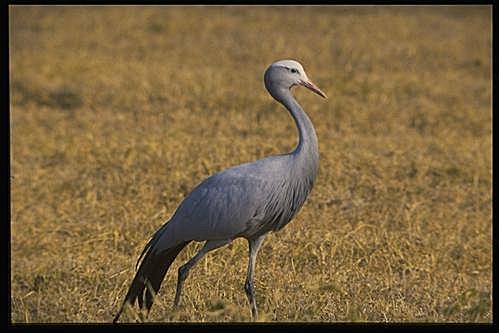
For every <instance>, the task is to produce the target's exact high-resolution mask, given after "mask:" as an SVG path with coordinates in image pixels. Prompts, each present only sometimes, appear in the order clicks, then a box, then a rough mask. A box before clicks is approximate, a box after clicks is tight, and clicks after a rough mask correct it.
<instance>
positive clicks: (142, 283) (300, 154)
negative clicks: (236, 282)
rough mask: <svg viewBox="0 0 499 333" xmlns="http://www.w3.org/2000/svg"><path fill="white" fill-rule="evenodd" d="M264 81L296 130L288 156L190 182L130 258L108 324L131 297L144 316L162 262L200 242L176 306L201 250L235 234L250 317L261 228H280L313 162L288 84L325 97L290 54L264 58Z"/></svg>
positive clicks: (308, 130)
mask: <svg viewBox="0 0 499 333" xmlns="http://www.w3.org/2000/svg"><path fill="white" fill-rule="evenodd" d="M264 81H265V87H266V88H267V90H268V91H269V93H270V94H271V95H272V97H273V98H275V99H276V100H277V101H278V102H280V103H281V104H282V105H284V107H286V109H287V110H288V111H289V112H290V113H291V116H292V117H293V119H294V121H295V123H296V126H297V128H298V132H299V143H298V146H297V147H296V148H295V150H293V151H292V152H291V153H289V154H282V155H277V156H270V157H267V158H264V159H261V160H258V161H255V162H252V163H245V164H241V165H238V166H235V167H232V168H229V169H226V170H224V171H221V172H219V173H216V174H214V175H212V176H210V177H208V178H207V179H205V180H204V181H203V182H201V183H200V184H199V185H197V186H196V187H195V188H194V189H193V190H192V192H190V193H189V195H188V196H187V197H186V198H185V199H184V200H183V201H182V203H181V204H180V205H179V207H178V208H177V210H176V211H175V213H174V215H173V216H172V217H171V219H170V220H169V221H168V222H167V223H165V224H164V225H163V226H162V227H161V228H160V229H159V230H158V231H156V233H155V234H154V235H153V237H152V238H151V240H150V241H149V243H148V244H147V245H146V246H145V248H144V250H143V252H142V254H141V255H140V257H139V259H138V261H137V264H139V263H140V265H139V268H138V271H137V273H136V275H135V277H134V279H133V281H132V284H131V286H130V289H129V291H128V293H127V295H126V297H125V301H124V302H123V305H122V306H121V308H120V310H119V312H118V314H117V315H116V317H115V318H114V322H116V321H117V320H118V318H119V316H120V315H121V313H122V311H123V309H124V306H125V304H129V305H131V306H133V305H134V304H135V302H136V301H138V305H139V308H140V309H141V310H142V309H145V312H146V315H147V313H148V312H149V310H150V309H151V306H152V304H153V299H154V296H155V295H156V294H157V292H158V291H159V288H160V286H161V282H162V281H163V279H164V276H165V274H166V272H167V270H168V268H169V267H170V265H171V264H172V262H173V260H174V259H175V257H176V256H177V255H178V253H179V252H180V251H181V250H182V249H183V248H184V247H185V246H186V245H187V244H189V242H191V241H206V243H205V244H204V246H203V248H202V249H201V250H200V251H199V252H198V253H197V254H196V255H195V256H194V257H193V258H192V259H191V260H189V261H188V262H187V263H186V264H185V265H183V266H182V267H180V269H179V273H178V282H177V291H176V295H175V303H174V304H175V306H178V305H179V304H180V296H181V290H182V286H183V283H184V281H185V279H186V278H187V275H188V272H189V269H190V268H192V266H194V265H195V264H196V263H197V262H198V261H199V260H200V259H201V258H202V257H203V256H204V255H205V254H206V253H207V252H209V251H211V250H214V249H216V248H219V247H221V246H223V245H225V244H228V243H230V242H231V241H232V240H234V239H235V238H238V237H244V238H246V239H247V240H248V242H249V263H248V272H247V277H246V284H245V290H246V294H247V297H248V300H249V303H250V306H251V313H252V318H253V319H254V320H256V318H257V307H256V302H255V296H254V288H253V275H254V267H255V261H256V256H257V253H258V250H259V248H260V246H261V244H262V241H263V239H264V237H265V234H267V233H268V232H270V231H277V230H279V229H281V228H282V227H284V226H285V225H286V224H288V223H289V222H290V221H291V220H292V219H293V217H294V216H295V215H296V213H297V212H298V211H299V209H300V208H301V207H302V205H303V203H304V202H305V199H306V198H307V196H308V194H309V193H310V191H311V189H312V186H313V184H314V181H315V178H316V175H317V170H318V166H319V151H318V144H317V136H316V134H315V130H314V127H313V125H312V122H311V121H310V119H309V117H308V116H307V114H306V113H305V112H304V111H303V109H302V108H301V106H300V105H299V104H298V102H296V100H295V99H294V97H293V96H292V94H291V91H290V88H291V87H293V86H295V85H302V86H305V87H307V88H309V89H310V90H312V91H314V92H315V93H317V94H319V95H320V96H322V97H326V95H325V94H324V93H323V92H322V91H321V90H320V89H319V88H317V86H315V85H314V84H313V83H312V82H311V81H310V80H309V79H308V77H307V75H306V74H305V71H304V70H303V67H302V66H301V65H300V64H299V63H298V62H296V61H294V60H281V61H277V62H275V63H273V64H271V65H270V66H269V67H268V68H267V70H266V71H265V75H264ZM144 303H145V304H144Z"/></svg>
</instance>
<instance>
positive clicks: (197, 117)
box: [10, 6, 492, 322]
mask: <svg viewBox="0 0 499 333" xmlns="http://www.w3.org/2000/svg"><path fill="white" fill-rule="evenodd" d="M10 36H11V39H10V40H11V43H10V52H11V54H10V61H11V77H10V84H11V110H10V118H11V123H10V126H11V127H10V128H11V151H12V157H11V172H12V176H13V179H11V198H12V203H11V206H12V220H11V230H12V234H11V249H12V251H11V309H12V321H13V322H109V321H111V320H112V317H113V315H114V314H115V313H116V311H117V310H118V307H119V305H120V304H121V302H122V300H123V297H124V294H125V293H126V290H127V288H128V286H129V283H130V281H131V279H132V277H133V274H134V264H135V260H136V259H137V256H138V255H139V253H140V251H141V250H142V248H143V246H144V245H145V243H146V241H147V240H148V238H149V237H150V236H151V234H152V233H153V232H154V231H155V230H156V229H157V228H158V227H159V226H160V225H161V224H162V223H164V222H165V221H166V220H167V219H168V217H169V216H170V215H171V214H172V213H173V211H174V210H175V208H176V206H177V205H178V203H179V202H180V201H181V200H182V198H183V197H184V196H185V195H186V194H187V193H188V192H189V191H190V190H191V189H192V187H193V186H195V185H196V184H197V183H198V182H199V181H201V180H202V179H203V178H205V177H207V176H208V175H210V174H212V173H214V172H216V171H219V170H222V169H224V168H226V167H229V166H233V165H236V164H239V163H242V162H246V161H251V160H255V159H257V158H261V157H263V156H267V155H270V154H277V153H282V152H287V151H290V150H291V149H292V148H293V147H294V145H295V144H296V141H297V133H296V130H295V128H294V124H293V122H292V120H291V118H290V117H289V115H288V114H287V113H286V112H285V111H284V110H283V109H282V107H281V106H280V105H278V104H277V103H275V102H274V101H272V99H271V98H270V97H269V96H268V94H267V92H266V91H265V89H264V87H263V83H262V79H263V78H262V76H263V75H262V74H263V71H264V69H265V68H266V66H267V65H268V64H270V63H271V62H273V61H274V60H277V59H281V58H295V59H297V60H299V61H300V62H302V63H303V64H304V66H305V68H306V69H307V72H308V74H309V76H310V77H311V78H312V79H313V80H314V81H315V82H316V83H317V84H318V85H319V86H320V87H321V88H322V89H323V90H324V91H325V92H326V93H327V94H328V95H329V100H327V101H324V100H322V99H320V98H318V97H317V96H315V95H313V94H311V93H310V92H308V91H304V89H296V90H295V94H296V96H297V98H298V99H299V100H300V102H301V104H302V105H303V107H304V109H305V110H306V111H307V112H308V113H309V115H310V117H311V118H312V120H313V121H314V123H315V125H316V129H317V133H318V137H319V143H320V153H321V165H320V171H319V176H318V179H317V182H316V186H315V188H314V190H313V191H312V194H311V195H310V197H309V199H308V200H307V203H306V204H305V206H304V208H303V209H302V211H301V212H300V213H299V215H298V216H297V218H296V219H295V220H294V221H293V222H292V223H291V224H289V225H288V226H287V227H286V228H284V229H283V230H282V231H281V232H279V233H276V234H271V235H269V237H268V238H267V239H266V241H265V243H264V245H263V247H262V250H261V252H260V255H259V257H258V261H257V268H256V279H255V287H256V293H257V301H258V304H259V309H260V312H261V317H262V318H261V320H264V321H326V322H330V321H332V322H334V321H389V322H394V321H410V322H414V321H425V322H426V321H429V322H434V321H436V322H491V321H492V311H491V298H492V296H491V289H492V288H491V286H492V282H491V274H492V273H491V267H492V254H491V252H492V251H491V248H492V241H491V237H492V236H491V225H492V222H491V202H492V201H491V199H492V198H491V173H492V170H491V79H492V78H491V7H490V6H481V7H480V6H478V7H469V6H467V7H446V6H438V7H437V6H436V7H424V6H420V7H345V6H342V7H322V6H316V7H202V6H198V7H119V8H117V7H100V8H98V7H84V8H83V7H80V8H78V7H50V6H48V7H29V6H13V7H11V8H10ZM199 245H200V244H192V245H190V246H189V247H188V248H186V249H185V250H184V251H183V252H182V253H181V255H180V256H179V258H178V259H177V260H176V261H175V263H174V265H173V266H172V268H171V270H170V274H169V275H168V276H167V278H166V280H165V281H164V283H163V286H162V289H161V291H160V294H159V295H158V297H157V299H156V303H155V305H154V306H153V311H152V312H151V315H150V317H149V320H150V321H195V322H198V321H247V320H250V310H249V306H248V305H247V300H246V296H245V294H244V291H243V283H244V278H245V270H246V264H247V244H246V242H245V241H244V240H242V239H239V240H236V241H235V242H234V243H233V244H231V245H228V246H226V247H224V248H222V249H219V250H216V251H214V252H212V253H210V254H209V255H207V256H206V258H205V259H203V261H202V262H201V263H200V264H199V265H198V266H196V267H195V268H194V269H193V270H192V272H191V274H190V277H189V279H188V280H187V282H186V286H185V289H184V306H183V307H182V308H181V309H179V310H178V311H172V301H173V296H174V287H175V285H174V284H175V282H176V281H175V280H176V270H177V268H178V267H179V265H180V264H181V263H183V262H185V261H186V260H187V259H188V258H189V257H190V256H192V255H193V254H194V252H195V251H196V249H197V248H199ZM124 319H126V317H125V318H124ZM128 319H129V320H133V318H131V317H129V318H128Z"/></svg>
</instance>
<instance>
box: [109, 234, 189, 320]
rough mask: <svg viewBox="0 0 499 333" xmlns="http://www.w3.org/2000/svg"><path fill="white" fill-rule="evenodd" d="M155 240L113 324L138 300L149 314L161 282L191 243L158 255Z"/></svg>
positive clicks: (149, 247) (148, 248)
mask: <svg viewBox="0 0 499 333" xmlns="http://www.w3.org/2000/svg"><path fill="white" fill-rule="evenodd" d="M154 238H156V237H153V239H152V242H151V241H150V242H149V243H148V244H147V245H146V248H145V249H144V252H145V251H146V249H147V252H145V256H144V259H143V260H142V262H141V263H140V266H139V270H138V271H137V273H136V274H135V277H134V278H133V281H132V284H131V286H130V289H129V290H128V293H127V294H126V297H125V301H124V302H123V305H122V306H121V308H120V310H119V311H118V314H116V317H114V320H113V323H116V322H117V320H118V319H119V317H120V315H121V313H122V312H123V310H124V308H125V305H126V304H127V303H128V304H129V305H130V306H134V305H135V302H136V301H137V300H138V303H139V308H140V310H142V309H144V305H145V308H146V314H148V313H149V311H150V310H151V307H152V303H153V301H154V297H155V296H156V294H157V293H158V291H159V288H160V287H161V282H163V279H164V277H165V274H166V272H167V271H168V268H169V267H170V266H171V264H172V263H173V260H175V258H176V257H177V255H178V254H179V253H180V251H182V249H183V248H184V247H185V246H186V245H187V244H189V242H183V243H181V244H179V245H177V246H175V247H173V248H170V249H168V250H165V251H162V252H159V253H158V252H155V251H153V249H154V246H153V245H155V244H153V243H155V242H154ZM144 252H143V254H144ZM141 256H142V255H141ZM139 259H140V258H139ZM144 301H145V304H144Z"/></svg>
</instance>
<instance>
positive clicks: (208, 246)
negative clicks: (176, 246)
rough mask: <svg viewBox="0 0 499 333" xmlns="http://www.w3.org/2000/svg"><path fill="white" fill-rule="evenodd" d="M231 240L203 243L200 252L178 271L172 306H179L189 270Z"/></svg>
mask: <svg viewBox="0 0 499 333" xmlns="http://www.w3.org/2000/svg"><path fill="white" fill-rule="evenodd" d="M230 241H231V240H209V241H206V243H204V245H203V247H202V248H201V250H199V251H198V253H196V255H195V256H194V257H192V258H191V259H190V260H189V261H188V262H187V263H186V264H185V265H183V266H181V267H180V268H179V269H178V280H177V291H176V292H175V301H174V306H175V307H176V308H177V307H178V306H179V305H180V294H181V293H182V287H183V285H184V281H185V279H187V276H188V275H189V270H190V269H191V268H192V267H193V266H194V265H195V264H196V263H197V262H198V261H199V260H201V258H203V257H204V255H205V254H206V253H208V252H210V251H212V250H215V249H218V248H219V247H221V246H224V245H225V244H227V243H229V242H230Z"/></svg>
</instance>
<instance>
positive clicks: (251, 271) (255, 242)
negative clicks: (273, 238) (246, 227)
mask: <svg viewBox="0 0 499 333" xmlns="http://www.w3.org/2000/svg"><path fill="white" fill-rule="evenodd" d="M264 238H265V235H262V236H260V237H258V238H255V239H248V243H249V261H248V272H247V274H246V283H245V284H244V290H245V291H246V296H247V297H248V301H249V303H250V306H251V317H252V318H253V321H256V320H257V318H258V310H257V308H256V300H255V289H254V287H253V277H254V275H255V263H256V256H257V254H258V250H259V249H260V246H261V245H262V242H263V239H264Z"/></svg>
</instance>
